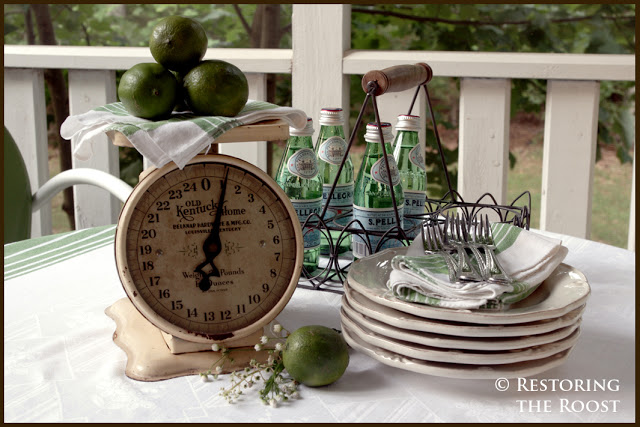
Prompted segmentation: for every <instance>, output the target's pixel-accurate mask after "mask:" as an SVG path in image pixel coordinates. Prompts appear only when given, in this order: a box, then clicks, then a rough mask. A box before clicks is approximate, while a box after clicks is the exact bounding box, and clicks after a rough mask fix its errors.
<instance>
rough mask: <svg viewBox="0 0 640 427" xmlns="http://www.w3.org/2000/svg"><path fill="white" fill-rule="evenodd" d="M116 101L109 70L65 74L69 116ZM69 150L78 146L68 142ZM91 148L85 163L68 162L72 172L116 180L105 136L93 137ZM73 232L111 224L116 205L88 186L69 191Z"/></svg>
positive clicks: (114, 150) (112, 150)
mask: <svg viewBox="0 0 640 427" xmlns="http://www.w3.org/2000/svg"><path fill="white" fill-rule="evenodd" d="M115 101H116V75H115V72H114V71H110V70H69V114H70V115H78V114H82V113H86V112H87V111H89V110H91V109H92V108H95V107H99V106H101V105H105V104H109V103H111V102H115ZM71 144H72V148H73V149H75V147H76V145H77V144H78V141H77V138H73V139H72V140H71ZM85 144H91V149H92V151H93V155H92V156H91V158H90V159H88V160H79V159H76V158H75V157H73V158H72V164H73V167H74V168H92V169H98V170H101V171H104V172H107V173H109V174H111V175H113V176H116V177H119V176H120V165H119V159H118V147H116V146H115V145H113V144H112V143H111V141H110V140H109V138H107V136H106V135H104V134H101V135H96V136H95V137H93V138H92V139H91V140H90V141H87V142H85ZM73 197H74V205H75V206H74V211H75V220H76V229H78V230H79V229H82V228H90V227H96V226H99V225H107V224H115V223H116V222H117V221H118V214H119V213H120V205H121V203H120V201H119V200H118V199H116V198H115V197H114V196H112V195H110V194H109V192H107V191H105V190H101V189H97V188H95V187H92V186H88V185H76V186H74V187H73Z"/></svg>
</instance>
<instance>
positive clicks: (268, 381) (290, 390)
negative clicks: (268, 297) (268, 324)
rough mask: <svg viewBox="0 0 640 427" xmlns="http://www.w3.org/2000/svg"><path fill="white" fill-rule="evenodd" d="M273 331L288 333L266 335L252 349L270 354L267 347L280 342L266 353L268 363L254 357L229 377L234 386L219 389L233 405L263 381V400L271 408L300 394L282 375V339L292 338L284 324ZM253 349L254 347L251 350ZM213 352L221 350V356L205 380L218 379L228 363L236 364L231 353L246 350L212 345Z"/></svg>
mask: <svg viewBox="0 0 640 427" xmlns="http://www.w3.org/2000/svg"><path fill="white" fill-rule="evenodd" d="M272 330H273V331H274V332H276V333H278V334H280V332H282V331H285V336H284V337H281V336H278V337H272V338H269V337H267V336H266V335H263V336H261V337H260V340H259V342H258V343H256V344H255V345H254V346H253V350H255V351H258V352H260V351H263V350H265V351H267V348H265V347H264V346H265V345H266V344H268V343H269V341H271V340H279V341H278V342H276V344H275V346H274V348H270V349H268V351H267V354H268V357H267V361H266V362H265V363H261V362H259V361H258V360H257V358H253V359H251V360H250V362H249V366H247V367H245V368H244V369H241V370H235V371H233V369H232V368H230V369H227V371H229V370H232V371H233V372H231V374H229V379H230V381H231V385H230V386H229V387H228V388H222V389H220V395H221V396H222V397H224V399H225V400H226V401H227V402H229V403H234V402H235V401H237V400H238V399H239V398H240V397H241V396H242V394H243V390H249V389H251V388H253V386H254V385H255V384H256V382H258V381H260V380H262V382H263V384H264V386H263V388H262V390H260V391H259V395H260V400H261V401H262V403H264V404H268V405H271V406H272V407H274V408H275V407H278V405H279V403H280V402H284V401H287V400H290V399H297V398H298V397H299V393H298V391H297V388H298V383H297V382H296V381H295V380H293V379H292V378H290V377H288V376H285V375H284V374H283V372H285V371H284V364H283V362H282V351H283V349H284V345H283V343H282V339H283V338H286V337H287V336H288V335H289V332H288V331H287V330H286V329H284V328H283V327H282V326H281V325H279V324H275V325H273V327H272ZM249 349H251V347H249ZM211 350H213V351H216V352H217V351H220V352H221V357H220V358H219V359H218V360H217V361H216V362H214V363H213V364H212V365H211V368H210V369H209V370H208V371H206V372H202V373H200V376H201V377H202V381H204V382H209V381H210V376H212V377H213V379H217V378H218V375H220V374H221V373H222V372H223V371H224V370H225V366H226V363H229V364H231V365H233V362H234V360H233V358H232V357H231V352H232V351H246V350H248V349H247V348H238V349H229V348H226V347H224V346H223V345H220V344H212V345H211Z"/></svg>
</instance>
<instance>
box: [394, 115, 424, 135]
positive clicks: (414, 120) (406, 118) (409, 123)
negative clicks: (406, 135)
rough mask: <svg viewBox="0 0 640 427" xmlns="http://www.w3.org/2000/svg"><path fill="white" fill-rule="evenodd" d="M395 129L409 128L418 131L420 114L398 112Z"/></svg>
mask: <svg viewBox="0 0 640 427" xmlns="http://www.w3.org/2000/svg"><path fill="white" fill-rule="evenodd" d="M396 130H409V131H414V132H418V131H419V130H420V116H413V115H410V114H400V115H399V116H398V123H397V124H396Z"/></svg>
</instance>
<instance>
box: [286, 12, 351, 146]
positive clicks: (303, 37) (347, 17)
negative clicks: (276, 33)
mask: <svg viewBox="0 0 640 427" xmlns="http://www.w3.org/2000/svg"><path fill="white" fill-rule="evenodd" d="M291 22H292V32H291V40H292V41H293V60H292V64H291V86H292V94H293V100H292V104H293V105H292V106H293V107H294V108H299V109H301V110H302V111H304V112H306V113H307V115H308V116H309V117H311V118H313V122H314V127H315V129H316V135H315V136H314V141H315V137H316V136H317V134H318V130H319V128H320V127H319V125H318V120H319V117H320V110H321V109H322V108H324V107H341V108H342V109H343V110H344V111H345V113H347V112H348V111H349V76H347V75H345V74H343V72H342V58H343V56H344V51H345V50H347V49H349V48H350V46H351V6H350V5H345V4H294V5H293V15H292V17H291ZM347 118H348V115H347V114H345V133H346V134H347V135H349V126H348V120H347Z"/></svg>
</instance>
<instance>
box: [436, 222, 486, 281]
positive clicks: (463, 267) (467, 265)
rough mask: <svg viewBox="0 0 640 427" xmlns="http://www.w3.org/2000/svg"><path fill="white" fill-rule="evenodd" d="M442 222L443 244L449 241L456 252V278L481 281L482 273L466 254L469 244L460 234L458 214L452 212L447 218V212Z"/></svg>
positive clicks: (460, 227)
mask: <svg viewBox="0 0 640 427" xmlns="http://www.w3.org/2000/svg"><path fill="white" fill-rule="evenodd" d="M444 223H445V227H444V229H445V233H444V238H445V239H444V242H445V244H449V243H451V244H452V245H453V247H454V248H455V249H456V251H457V252H458V269H457V279H458V280H460V281H465V282H481V281H482V279H483V274H482V273H480V272H479V271H478V270H477V269H476V267H474V265H473V264H472V263H471V260H470V259H469V256H468V255H467V251H466V249H465V248H466V247H469V246H468V245H467V242H466V241H465V239H464V236H463V234H462V226H461V223H460V220H459V217H458V215H457V214H455V215H453V214H452V215H451V219H449V213H447V215H446V216H445V222H444Z"/></svg>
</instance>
